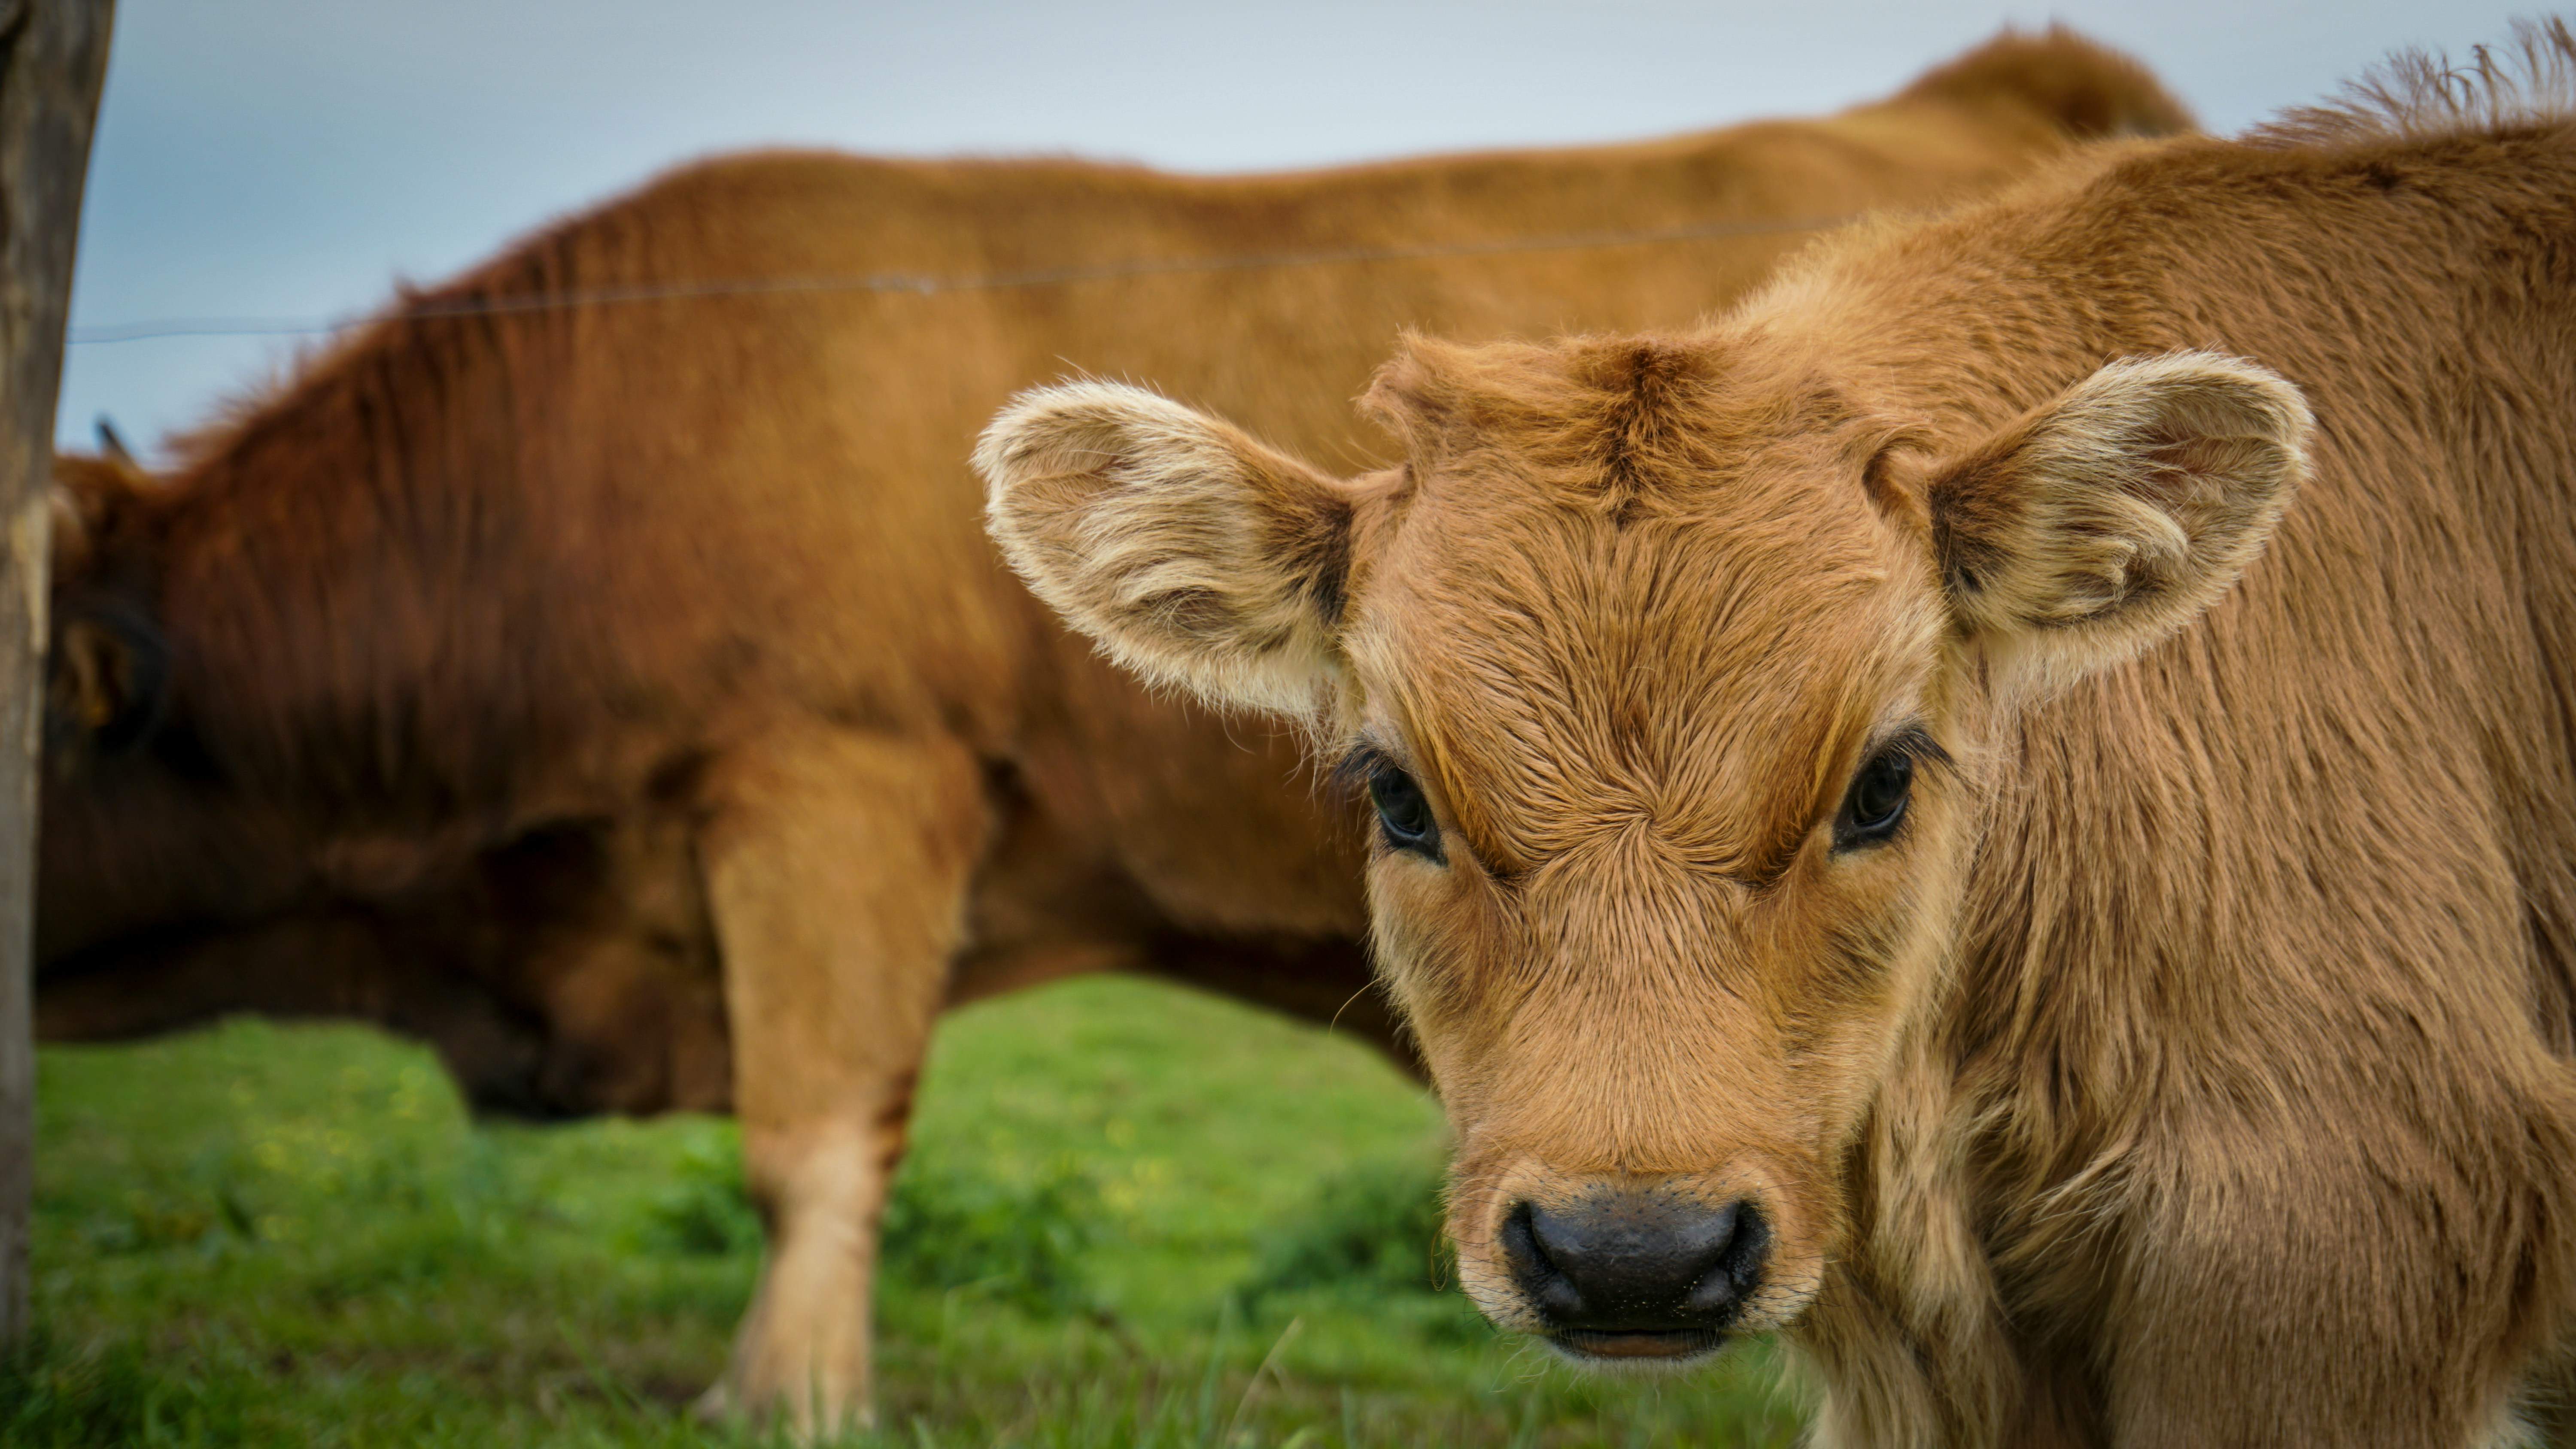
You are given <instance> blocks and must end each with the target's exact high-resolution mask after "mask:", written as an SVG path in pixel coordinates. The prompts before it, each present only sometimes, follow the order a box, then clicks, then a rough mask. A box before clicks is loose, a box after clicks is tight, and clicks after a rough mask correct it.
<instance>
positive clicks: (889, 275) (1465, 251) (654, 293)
mask: <svg viewBox="0 0 2576 1449" xmlns="http://www.w3.org/2000/svg"><path fill="white" fill-rule="evenodd" d="M1855 219H1856V218H1853V217H1848V216H1841V217H1821V218H1806V219H1802V220H1795V221H1744V222H1715V223H1709V224H1706V225H1701V226H1681V227H1668V228H1665V229H1662V230H1658V231H1629V232H1578V233H1574V234H1571V235H1564V236H1551V237H1521V238H1515V239H1510V240H1505V241H1491V242H1454V243H1437V242H1433V243H1425V244H1423V245H1419V246H1401V247H1341V248H1335V249H1331V250H1326V251H1313V252H1270V253H1254V254H1251V255H1247V256H1233V257H1171V258H1163V259H1156V260H1145V261H1132V262H1109V263H1101V264H1095V265H1090V266H1066V267H1045V268H1039V269H1035V270H1030V271H1020V272H993V273H987V274H985V275H982V276H962V277H940V276H932V275H928V274H924V273H912V272H881V273H876V274H874V275H866V276H842V277H829V276H827V277H773V278H765V279H764V278H745V279H739V280H733V281H711V282H674V283H668V284H665V285H659V286H649V287H599V288H593V289H588V290H580V291H570V292H547V293H531V294H527V295H524V296H514V297H513V296H504V297H484V298H479V299H477V300H474V301H471V302H455V303H440V304H429V305H423V306H415V307H397V308H395V309H393V310H392V311H389V312H386V311H377V312H365V313H352V314H349V315H346V316H341V317H160V318H152V319H148V320H144V321H139V322H110V323H101V324H97V325H92V326H86V327H79V326H76V327H73V328H71V329H69V331H68V333H67V334H66V335H65V337H64V341H65V342H66V343H68V344H69V345H71V346H74V347H99V346H109V345H113V344H117V343H123V342H150V341H154V340H156V339H160V338H168V337H310V336H321V335H326V334H329V333H334V332H346V331H348V330H350V329H352V328H356V327H364V326H367V325H368V324H370V323H373V322H379V321H388V320H396V319H400V320H414V319H427V318H440V317H493V316H507V315H510V314H513V313H520V312H547V311H555V310H559V309H563V308H571V307H599V306H615V305H619V304H624V303H632V302H674V301H691V300H696V299H701V298H712V297H768V296H784V295H798V294H814V293H830V292H882V293H908V294H911V295H913V296H920V297H931V296H937V295H940V294H942V293H947V292H998V291H1011V290H1016V289H1021V288H1032V287H1061V286H1071V285H1075V284H1079V283H1083V282H1110V281H1121V280H1125V279H1127V278H1131V277H1158V276H1178V275H1186V274H1189V273H1204V272H1252V271H1274V270H1282V269H1286V268H1290V267H1324V266H1356V265H1365V264H1367V263H1371V262H1417V261H1442V260H1448V259H1451V258H1463V257H1494V256H1516V255H1523V254H1527V253H1533V252H1572V251H1596V250H1603V249H1607V248H1612V247H1634V246H1656V245H1661V244H1668V243H1672V242H1691V241H1718V240H1723V239H1725V238H1728V237H1747V236H1773V235H1787V234H1790V233H1794V232H1808V231H1824V230H1827V229H1829V228H1832V227H1836V226H1840V225H1842V224H1844V223H1845V222H1848V221H1852V220H1855Z"/></svg>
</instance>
